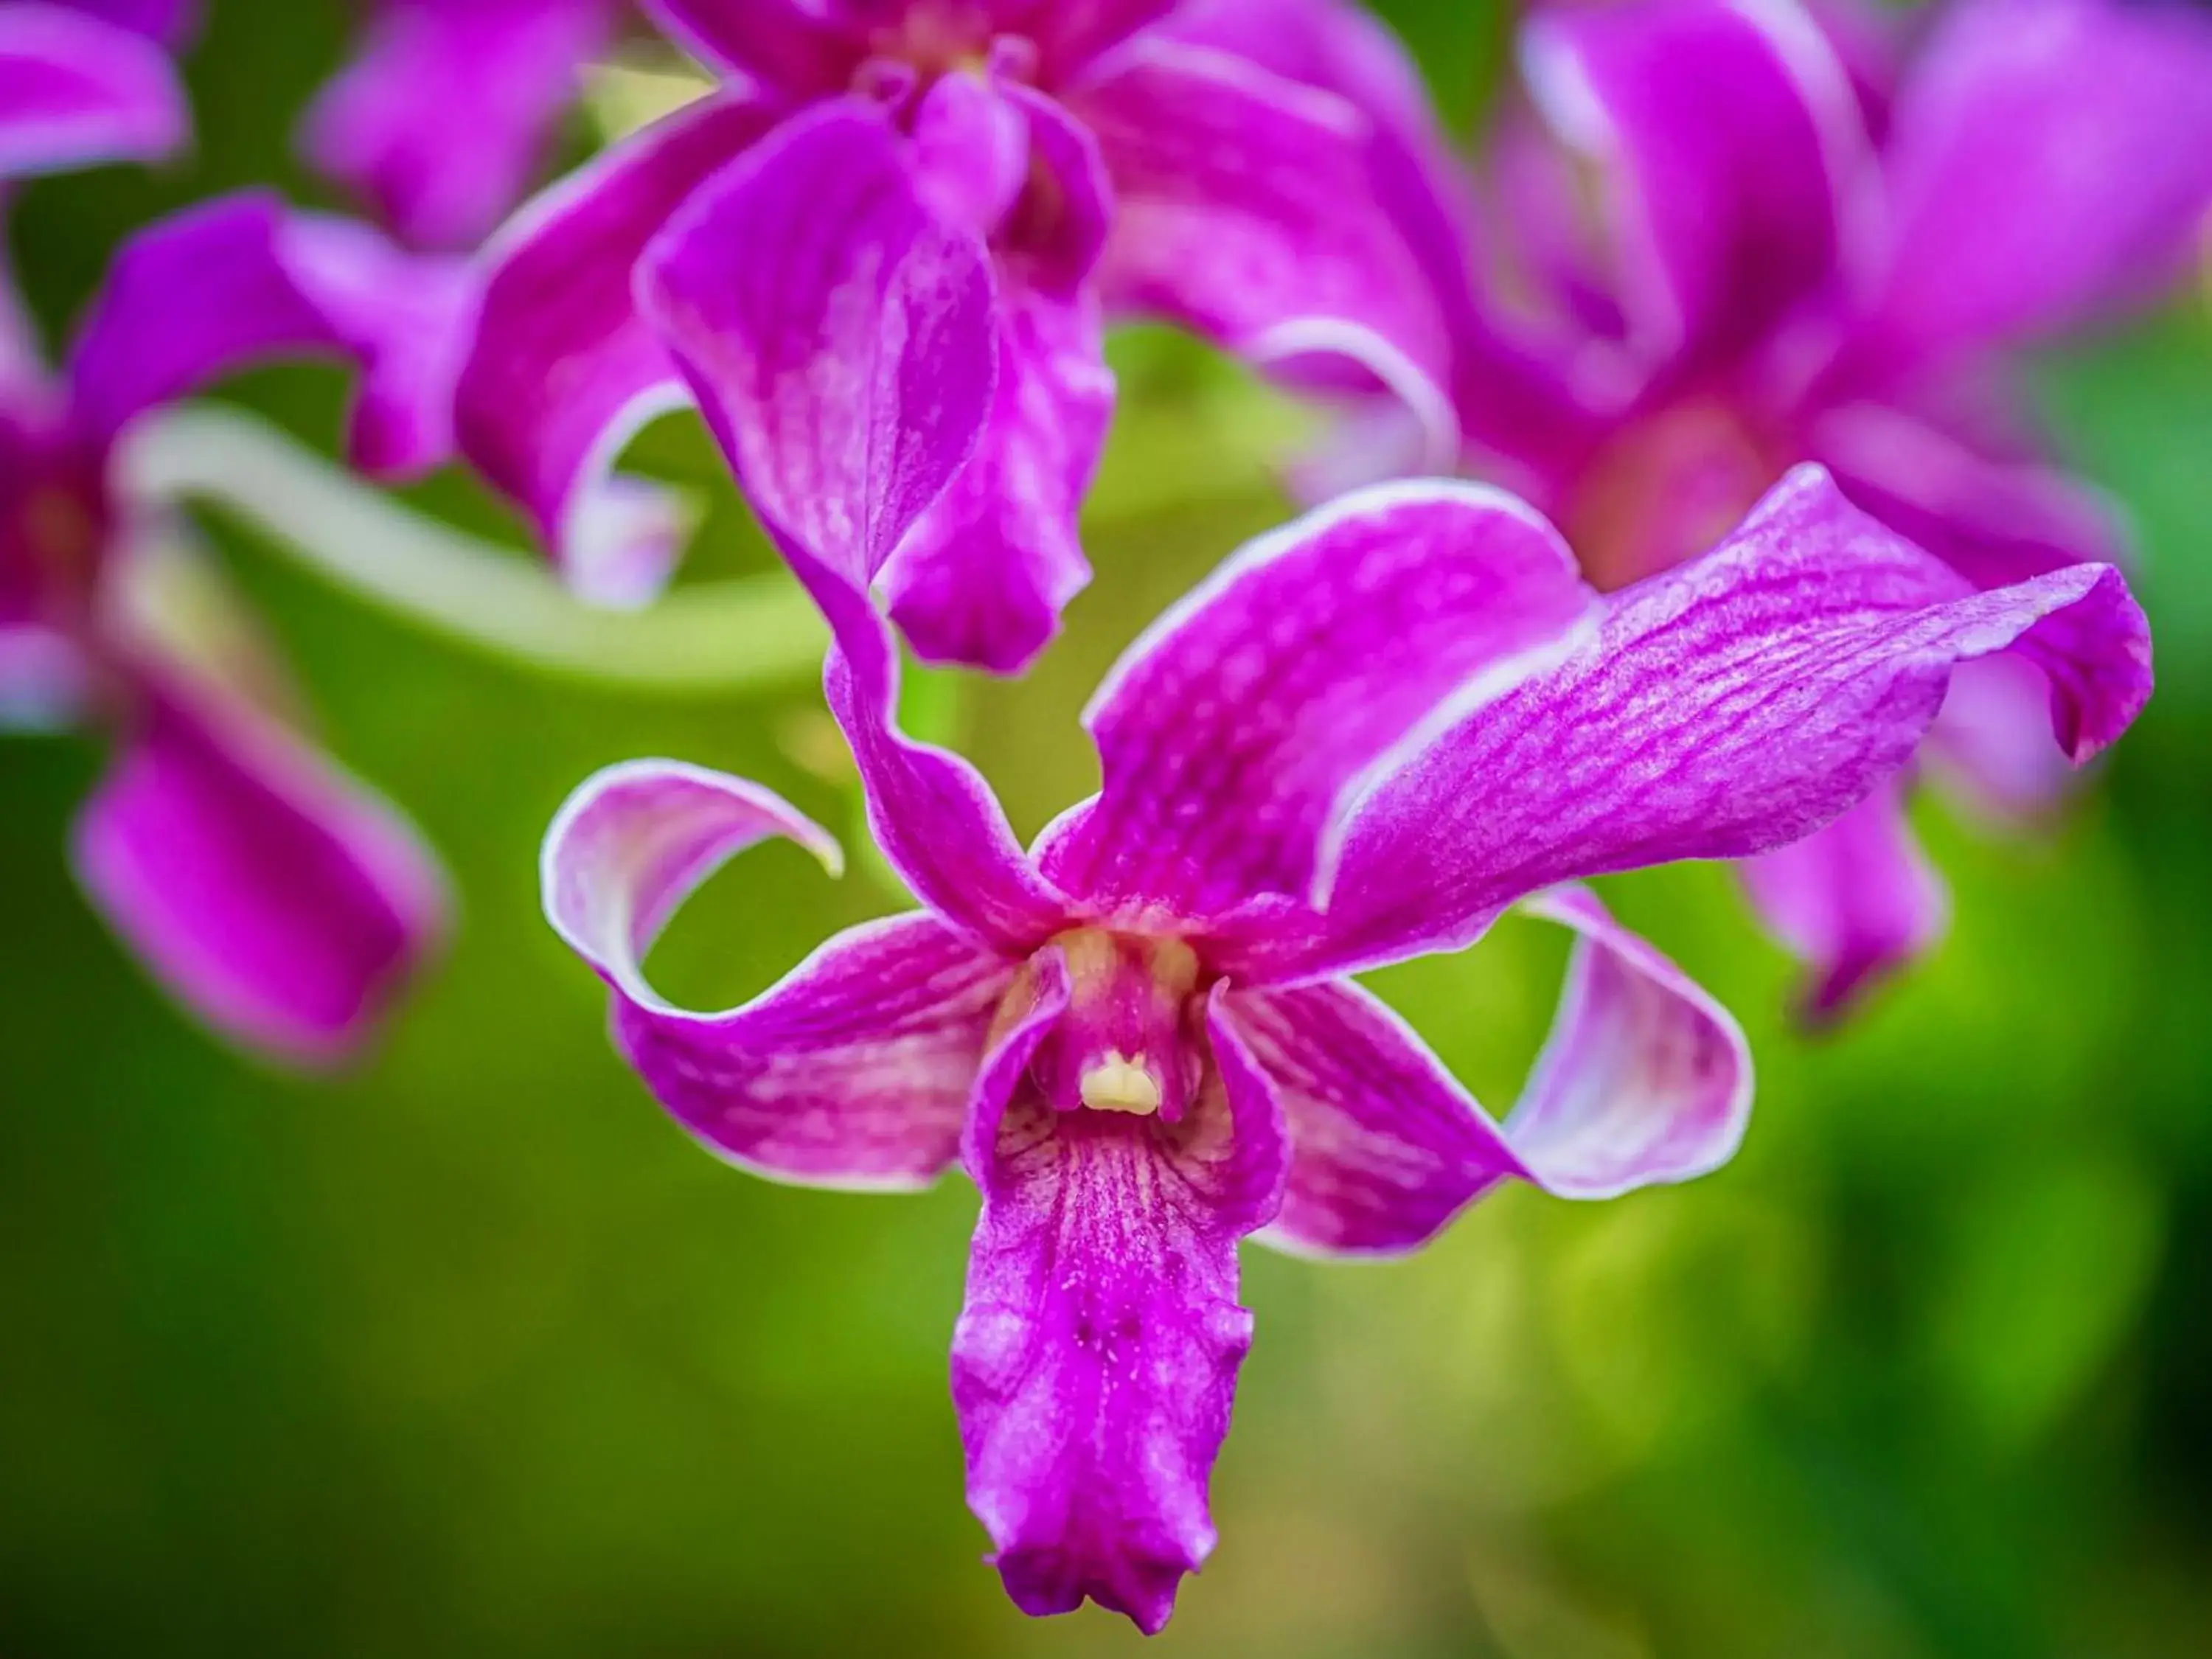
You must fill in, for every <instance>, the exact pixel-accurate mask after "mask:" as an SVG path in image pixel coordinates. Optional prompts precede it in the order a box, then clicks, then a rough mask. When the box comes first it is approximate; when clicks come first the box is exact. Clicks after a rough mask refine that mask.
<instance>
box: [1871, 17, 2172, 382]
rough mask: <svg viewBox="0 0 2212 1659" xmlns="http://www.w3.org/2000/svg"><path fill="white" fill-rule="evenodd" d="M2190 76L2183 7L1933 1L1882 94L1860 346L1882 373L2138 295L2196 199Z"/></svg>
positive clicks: (2080, 316)
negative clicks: (1878, 201) (1885, 122)
mask: <svg viewBox="0 0 2212 1659" xmlns="http://www.w3.org/2000/svg"><path fill="white" fill-rule="evenodd" d="M2208 85H2212V19H2208V18H2206V17H2205V16H2204V15H2203V13H2202V12H2200V11H2197V10H2196V9H2192V8H2191V7H2189V6H2186V5H2168V4H2160V3H2156V0H2151V3H2143V4H2133V3H2124V0H1964V3H1960V4H1958V5H1954V6H1951V7H1948V8H1947V9H1945V10H1944V11H1943V13H1942V15H1940V16H1939V17H1938V18H1937V19H1936V25H1935V28H1934V31H1933V33H1931V34H1930V35H1929V38H1928V40H1926V42H1925V43H1924V45H1923V46H1922V48H1921V50H1920V51H1919V52H1918V53H1917V55H1916V57H1915V59H1914V62H1913V66H1912V69H1911V72H1910V73H1909V74H1908V76H1907V77H1906V80H1905V86H1904V88H1902V90H1901V91H1900V93H1899V99H1898V104H1897V109H1896V114H1895V124H1894V127H1893V133H1892V137H1891V140H1890V143H1889V146H1888V150H1887V155H1888V162H1887V167H1888V172H1889V175H1890V179H1889V182H1890V192H1891V197H1892V207H1891V227H1890V253H1889V258H1888V260H1887V268H1886V270H1885V272H1884V273H1883V276H1882V278H1881V282H1880V283H1879V284H1878V288H1877V292H1876V294H1875V297H1874V300H1873V302H1872V313H1873V315H1872V319H1871V320H1870V322H1869V328H1868V333H1869V337H1870V338H1869V345H1870V348H1871V349H1876V350H1879V351H1881V352H1882V353H1884V354H1885V361H1886V362H1887V366H1888V367H1890V368H1892V369H1893V370H1900V371H1901V370H1902V369H1905V368H1909V367H1911V366H1912V365H1914V364H1919V363H1924V362H1928V361H1929V360H1931V359H1934V358H1938V357H1941V356H1945V355H1947V354H1950V353H1954V352H1960V351H1971V350H1972V349H1976V348H1978V347H1981V346H1985V345H1988V344H1990V343H1994V342H1997V341H2002V340H2008V339H2014V338H2018V337H2022V336H2028V335H2036V334H2043V333H2048V332H2051V331H2055V330H2058V329H2063V328H2066V327H2069V326H2071V325H2076V324H2079V323H2081V322H2083V321H2085V320H2087V319H2092V318H2093V317H2095V316H2097V315H2099V314H2100V313H2105V312H2107V311H2109V310H2111V309H2112V308H2113V307H2116V306H2119V305H2123V304H2125V303H2128V302H2130V301H2141V300H2143V299H2145V298H2148V297H2149V296H2150V295H2154V294H2155V293H2156V292H2157V291H2158V289H2159V288H2160V285H2161V284H2163V283H2168V282H2170V281H2172V279H2173V278H2174V277H2176V276H2178V275H2179V272H2180V268H2181V264H2182V262H2183V260H2184V259H2185V258H2186V256H2187V254H2188V252H2189V250H2190V249H2191V246H2193V245H2194V243H2195V241H2196V240H2197V235H2198V234H2199V231H2200V229H2201V227H2202V225H2203V221H2204V216H2205V214H2206V212H2207V210H2212V97H2208V96H2207V95H2206V92H2205V88H2206V87H2207V86H2208Z"/></svg>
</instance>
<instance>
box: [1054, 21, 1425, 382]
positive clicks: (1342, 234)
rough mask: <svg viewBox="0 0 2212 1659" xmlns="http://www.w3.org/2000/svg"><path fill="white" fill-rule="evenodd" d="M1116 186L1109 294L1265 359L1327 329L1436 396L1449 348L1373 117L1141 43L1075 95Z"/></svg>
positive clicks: (1240, 67)
mask: <svg viewBox="0 0 2212 1659" xmlns="http://www.w3.org/2000/svg"><path fill="white" fill-rule="evenodd" d="M1068 101H1069V106H1070V107H1071V108H1072V109H1073V111H1074V112H1075V113H1076V115H1077V116H1078V118H1080V119H1081V120H1082V121H1083V122H1084V123H1085V125H1088V126H1089V127H1090V128H1091V131H1092V132H1093V133H1094V134H1096V136H1097V140H1098V148H1099V153H1100V155H1102V156H1103V158H1104V160H1105V163H1106V170H1107V173H1108V174H1109V177H1110V178H1111V179H1112V180H1113V186H1114V197H1115V222H1114V228H1113V233H1112V235H1111V236H1110V238H1109V240H1108V243H1107V248H1106V255H1105V258H1104V260H1103V263H1102V265H1101V270H1100V281H1101V283H1102V285H1103V290H1104V293H1105V295H1106V297H1107V300H1108V301H1109V304H1110V305H1115V306H1120V307H1133V308H1136V309H1139V310H1144V311H1150V312H1154V313H1158V314H1160V315H1162V316H1164V317H1167V318H1170V319H1173V320H1176V321H1178V322H1181V323H1182V324H1184V325H1187V326H1188V327H1190V328H1192V329H1194V330H1195V331H1198V332H1200V333H1202V334H1205V335H1206V336H1208V337H1212V338H1213V339H1215V340H1218V341H1219V342H1221V343H1223V344H1225V345H1226V346H1228V347H1229V348H1231V349H1234V350H1237V351H1241V352H1244V353H1247V354H1249V355H1251V356H1255V357H1258V358H1261V359H1263V360H1264V359H1266V358H1267V357H1269V356H1273V355H1274V347H1273V344H1272V343H1271V341H1270V339H1269V336H1270V334H1271V332H1272V331H1274V330H1276V329H1278V328H1279V327H1281V326H1283V325H1286V324H1293V323H1298V322H1302V321H1306V320H1309V319H1315V318H1327V319H1334V321H1336V322H1337V323H1339V324H1340V325H1353V326H1356V327H1357V328H1358V329H1359V330H1362V331H1364V332H1366V333H1367V334H1370V335H1372V336H1373V337H1375V338H1376V340H1378V341H1380V342H1382V343H1383V345H1384V346H1385V347H1386V348H1387V349H1388V350H1389V353H1390V354H1392V355H1393V356H1395V358H1397V359H1402V360H1403V361H1404V362H1407V363H1410V364H1412V365H1413V366H1414V367H1415V368H1417V369H1419V371H1420V372H1421V373H1422V374H1425V376H1426V377H1427V378H1428V379H1429V380H1431V381H1432V382H1433V383H1435V384H1437V385H1439V386H1443V385H1448V384H1449V382H1450V379H1451V374H1450V369H1449V361H1448V359H1449V343H1448V339H1447V336H1446V331H1445V328H1444V325H1443V321H1442V319H1441V318H1440V316H1439V315H1438V313H1437V302H1436V300H1435V297H1434V295H1432V294H1431V292H1430V291H1429V288H1428V285H1427V284H1426V283H1425V282H1424V281H1423V279H1422V272H1421V270H1420V268H1419V263H1418V262H1417V261H1416V259H1415V258H1414V256H1413V253H1412V252H1410V251H1409V250H1408V248H1407V244H1406V241H1405V239H1404V237H1403V236H1402V235H1401V233H1400V231H1399V229H1398V228H1397V227H1396V226H1395V224H1394V223H1393V222H1392V221H1391V218H1390V216H1389V212H1388V211H1387V210H1385V208H1384V206H1383V204H1381V203H1379V202H1378V201H1377V200H1376V193H1375V190H1374V187H1373V185H1372V184H1371V183H1370V142H1369V141H1370V132H1371V130H1370V127H1369V125H1368V124H1367V122H1366V120H1365V118H1364V117H1362V116H1361V115H1360V113H1359V112H1358V110H1357V109H1355V108H1354V107H1353V106H1352V105H1351V104H1349V103H1346V101H1345V100H1343V99H1341V98H1339V97H1336V96H1335V95H1334V94H1330V93H1327V92H1323V91H1322V90H1320V89H1318V88H1314V87H1310V86H1302V85H1300V84H1298V83H1297V82H1292V81H1288V80H1285V79H1283V78H1282V77H1280V76H1275V75H1271V74H1269V73H1268V72H1267V71H1266V70H1262V69H1261V68H1259V67H1258V66H1257V65H1255V64H1251V63H1249V62H1248V61H1246V60H1244V59H1242V58H1235V57H1231V56H1230V55H1228V54H1227V53H1225V52H1212V51H1208V50H1206V49H1204V48H1201V47H1197V46H1185V45H1182V44H1180V43H1178V42H1175V41H1171V40H1149V39H1140V40H1138V41H1136V42H1134V43H1133V44H1132V45H1131V46H1128V47H1127V48H1126V49H1125V50H1124V51H1122V52H1118V53H1116V54H1115V55H1114V57H1113V58H1110V59H1109V60H1108V62H1107V64H1105V65H1103V66H1102V69H1101V71H1100V74H1099V76H1098V77H1097V79H1096V80H1094V81H1092V82H1088V83H1086V84H1085V85H1084V86H1083V87H1082V88H1079V89H1078V90H1077V91H1075V92H1072V93H1071V94H1069V100H1068Z"/></svg>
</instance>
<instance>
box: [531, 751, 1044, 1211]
mask: <svg viewBox="0 0 2212 1659" xmlns="http://www.w3.org/2000/svg"><path fill="white" fill-rule="evenodd" d="M769 836H788V837H790V838H791V839H793V840H796V841H798V842H799V843H800V844H801V845H803V846H805V847H806V848H809V850H811V851H812V852H813V853H815V854H816V855H817V857H820V858H821V859H822V860H823V862H824V863H825V864H828V865H829V866H832V867H833V869H834V868H835V866H836V863H837V860H838V854H837V848H836V842H833V841H832V840H830V838H829V836H828V835H827V834H826V833H825V832H824V831H823V830H822V829H819V828H817V826H816V825H814V824H812V823H809V822H808V821H807V820H806V819H805V818H804V817H801V816H800V815H799V813H798V812H797V811H795V810H794V809H793V808H792V807H791V806H790V805H788V804H787V803H786V802H784V801H783V800H781V799H779V798H778V797H776V796H775V795H774V794H772V793H769V791H768V790H766V789H763V788H762V787H759V786H758V785H757V784H750V783H747V782H745V781H743V780H741V779H738V778H732V777H726V776H724V775H721V774H720V773H714V772H708V771H706V770H704V769H701V768H697V767H690V766H684V765H681V764H679V763H676V762H672V761H635V762H631V763H628V764H626V765H623V766H617V767H613V768H610V769H608V770H606V771H604V772H601V773H599V775H597V776H595V777H593V778H592V779H590V780H588V781H586V783H585V784H584V785H583V786H582V787H580V788H579V789H578V790H577V791H576V793H574V795H572V796H571V797H570V798H569V799H568V804H567V805H565V806H563V807H562V810H561V813H560V816H559V817H556V819H555V820H554V823H553V827H552V829H550V830H549V831H548V832H547V835H546V839H545V848H544V855H543V864H542V869H543V876H544V900H545V914H546V916H547V918H548V920H550V921H551V922H552V924H553V926H554V927H555V929H556V931H557V932H559V933H560V934H561V936H562V939H565V940H567V942H568V945H569V946H570V947H571V948H572V949H573V950H574V951H576V953H577V954H578V955H579V956H580V957H583V958H584V960H585V961H586V962H587V963H590V964H591V965H592V968H594V969H597V970H598V971H599V974H600V975H601V976H602V977H603V978H605V980H606V981H607V982H608V983H609V984H610V985H611V987H613V988H614V992H615V998H614V1027H615V1035H616V1040H617V1042H618V1044H619V1045H620V1046H621V1048H622V1050H623V1054H624V1055H625V1056H626V1057H627V1058H628V1059H629V1062H630V1063H631V1064H632V1065H633V1066H635V1067H636V1068H637V1071H638V1074H639V1076H640V1077H641V1078H642V1079H644V1081H645V1085H646V1086H647V1088H648V1089H650V1090H651V1091H653V1095H654V1097H656V1098H657V1099H659V1102H660V1103H661V1104H662V1105H664V1106H665V1107H666V1108H667V1109H668V1110H669V1111H670V1112H671V1114H672V1115H674V1116H675V1117H676V1119H677V1121H678V1122H680V1123H681V1124H683V1126H684V1127H685V1128H686V1129H687V1130H689V1131H690V1133H692V1134H693V1135H694V1136H696V1138H697V1139H699V1140H701V1141H702V1143H704V1144H705V1145H706V1146H708V1148H709V1149H710V1150H712V1151H714V1152H716V1153H718V1154H720V1156H722V1157H724V1158H728V1159H730V1160H731V1161H732V1162H733V1163H735V1164H740V1165H742V1166H743V1167H744V1168H746V1169H748V1170H752V1171H754V1172H755V1173H757V1174H762V1175H767V1176H772V1177H775V1178H776V1179H780V1180H788V1181H796V1182H805V1183H806V1184H808V1185H813V1186H836V1187H867V1188H902V1187H913V1186H919V1185H923V1184H926V1183H927V1182H929V1181H930V1180H931V1179H933V1177H934V1176H936V1175H937V1174H938V1172H939V1170H942V1169H943V1168H944V1167H945V1165H946V1164H949V1163H950V1162H951V1160H952V1158H953V1155H954V1153H955V1152H956V1151H957V1147H958V1145H959V1137H960V1128H961V1124H962V1122H963V1119H964V1117H965V1115H966V1111H967V1105H968V1097H969V1091H970V1089H971V1088H972V1086H973V1085H974V1083H975V1074H976V1070H977V1067H978V1066H980V1065H981V1062H982V1058H983V1051H984V1037H985V1034H986V1030H987V1027H988V1025H989V1024H990V1020H991V1017H992V1013H993V1011H994V1009H996V1008H997V1006H999V1003H1000V1000H1002V998H1003V997H1004V995H1005V994H1006V988H1007V986H1008V985H1009V983H1010V982H1011V981H1012V978H1013V973H1014V969H1013V968H1012V964H1010V963H1006V961H1004V960H1002V959H1001V958H1000V957H996V956H994V955H993V954H991V953H990V952H989V951H984V950H981V949H980V948H979V947H977V946H976V945H975V944H973V943H972V942H970V941H969V940H967V939H963V937H961V936H960V935H958V934H957V933H953V932H952V930H951V929H950V928H948V927H945V925H944V924H943V923H942V922H940V921H937V920H936V919H935V918H934V917H932V916H927V915H908V916H895V917H891V918H889V919H887V920H885V921H873V922H867V923H865V924H863V925H862V926H860V927H855V928H853V929H851V930H849V931H848V932H846V933H841V934H839V935H838V936H837V937H836V938H835V939H831V940H830V941H829V943H828V944H827V945H823V947H822V948H821V949H820V950H819V951H816V952H815V953H814V954H813V955H812V956H811V957H808V958H807V960H806V961H805V962H804V963H800V964H799V967H798V968H796V969H793V971H792V972H791V973H790V974H789V975H787V976H786V977H785V978H784V979H783V980H782V981H781V983H779V984H777V985H776V986H775V987H774V988H772V989H770V990H769V991H767V992H764V993H763V994H761V995H760V996H758V997H756V998H755V999H753V1000H751V1001H750V1002H749V1003H747V1004H745V1005H744V1006H743V1007H740V1008H735V1009H732V1010H730V1011H729V1012H726V1013H694V1012H689V1011H687V1010H684V1009H681V1008H678V1007H676V1006H673V1005H671V1003H669V1002H668V1001H667V1000H665V999H664V998H662V997H661V996H660V995H659V994H657V993H656V992H654V990H653V987H651V986H650V985H649V984H648V983H647V981H646V978H645V973H644V968H643V965H642V961H643V957H644V954H645V952H646V951H647V949H648V948H649V947H650V945H651V944H652V940H653V936H654V935H655V934H656V933H658V932H659V928H660V927H661V926H662V925H663V924H664V923H665V921H667V919H668V918H669V916H671V915H672V914H673V913H674V912H675V910H676V909H677V908H678V907H679V906H680V905H681V904H682V903H683V902H684V899H686V898H687V897H689V896H690V894H691V893H692V892H693V891H694V890H696V888H697V887H698V886H699V884H701V883H702V882H703V881H704V880H705V879H706V878H708V876H709V875H711V874H713V873H714V871H715V870H717V869H719V868H720V866H722V865H723V864H724V863H726V861H727V860H730V859H731V858H732V857H734V856H735V855H736V854H738V853H740V852H742V851H744V849H745V848H749V847H751V846H754V845H756V844H757V843H758V842H761V841H763V840H764V839H766V838H768V837H769Z"/></svg>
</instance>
